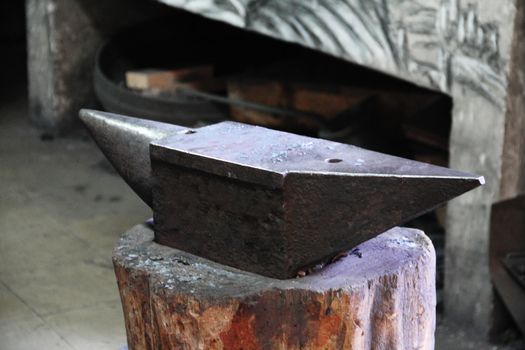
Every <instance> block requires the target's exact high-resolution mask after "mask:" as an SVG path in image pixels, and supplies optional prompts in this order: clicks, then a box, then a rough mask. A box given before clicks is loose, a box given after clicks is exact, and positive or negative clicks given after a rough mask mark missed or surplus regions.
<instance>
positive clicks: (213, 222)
mask: <svg viewBox="0 0 525 350" xmlns="http://www.w3.org/2000/svg"><path fill="white" fill-rule="evenodd" d="M80 117H81V119H82V120H83V121H84V123H85V124H86V125H87V127H88V129H89V130H90V132H91V134H92V135H93V137H94V139H95V141H96V142H97V144H98V145H99V147H100V148H101V149H102V151H103V152H104V153H105V154H106V156H107V157H108V158H109V160H110V161H111V162H112V164H113V165H114V167H115V168H116V170H117V171H118V172H119V173H120V174H121V175H122V176H123V178H124V179H125V180H126V181H127V182H128V184H129V185H130V186H131V187H132V188H133V189H134V190H135V191H136V192H137V194H138V195H139V196H140V197H141V198H142V199H143V200H144V201H145V202H146V203H147V204H148V205H149V206H150V207H151V208H152V209H153V217H154V231H155V239H156V242H157V243H160V244H163V245H167V246H171V247H175V248H178V249H181V250H184V251H187V252H189V253H192V254H195V255H199V256H201V257H204V258H207V259H210V260H214V261H216V262H219V263H222V264H225V265H230V266H233V267H236V268H239V269H242V270H245V271H250V272H254V273H259V274H262V275H266V276H269V277H274V278H279V279H285V278H291V277H295V276H296V274H297V272H298V271H299V270H300V269H302V268H304V267H305V266H312V265H315V264H317V263H319V262H323V261H327V260H330V259H331V258H332V257H334V256H335V255H337V254H338V253H340V252H343V251H346V250H349V249H351V248H352V247H354V246H356V245H357V244H359V243H361V242H363V241H365V240H368V239H370V238H372V237H374V236H377V235H378V234H380V233H382V232H384V231H386V230H388V229H390V228H392V227H394V226H397V225H399V224H402V223H403V222H406V221H408V220H410V219H412V218H414V217H416V216H418V215H421V214H422V213H424V212H427V211H429V210H431V209H433V208H435V207H436V206H438V205H440V204H442V203H444V202H445V201H447V200H449V199H451V198H453V197H456V196H458V195H460V194H462V193H464V192H466V191H469V190H471V189H473V188H475V187H477V186H480V185H482V184H483V182H484V180H483V177H481V176H477V175H473V174H468V173H465V172H460V171H455V170H451V169H448V168H443V167H438V166H433V165H430V164H425V163H421V162H416V161H412V160H408V159H402V158H398V157H394V156H390V155H386V154H382V153H377V152H372V151H368V150H365V149H362V148H358V147H355V146H351V145H347V144H341V143H336V142H331V141H327V140H322V139H317V138H311V137H306V136H299V135H295V134H291V133H286V132H281V131H275V130H270V129H266V128H262V127H258V126H252V125H246V124H242V123H236V122H229V121H227V122H221V123H218V124H214V125H209V126H205V127H201V128H197V129H189V128H185V127H180V126H175V125H170V124H165V123H160V122H155V121H149V120H142V119H135V118H130V117H125V116H121V115H116V114H110V113H105V112H98V111H92V110H82V111H81V112H80Z"/></svg>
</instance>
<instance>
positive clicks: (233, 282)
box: [113, 225, 435, 298]
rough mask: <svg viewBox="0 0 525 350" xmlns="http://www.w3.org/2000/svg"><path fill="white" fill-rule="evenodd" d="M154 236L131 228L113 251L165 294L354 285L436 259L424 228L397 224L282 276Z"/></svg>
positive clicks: (230, 293) (241, 292)
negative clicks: (295, 274)
mask: <svg viewBox="0 0 525 350" xmlns="http://www.w3.org/2000/svg"><path fill="white" fill-rule="evenodd" d="M153 239H154V234H153V231H152V230H151V229H150V228H148V227H147V226H145V225H137V226H135V227H133V228H132V229H130V230H129V231H127V232H126V233H124V234H123V235H122V237H121V238H120V239H119V241H118V243H117V245H116V247H115V250H114V252H113V260H114V262H115V263H118V264H120V265H122V266H125V267H126V268H128V269H130V270H135V271H136V270H142V271H144V272H146V273H147V274H148V275H150V276H151V278H152V281H154V283H152V284H151V286H152V287H154V288H162V289H164V290H165V291H166V293H168V292H169V291H170V290H173V291H177V292H178V293H180V292H189V293H192V294H202V295H206V296H209V297H211V298H220V297H221V296H227V297H232V296H242V295H246V294H252V293H256V292H257V291H262V290H268V289H272V288H276V289H282V290H284V289H291V288H293V289H305V290H310V291H318V292H320V293H322V292H325V291H327V290H330V289H332V290H334V289H336V290H337V289H349V288H350V289H351V288H354V287H360V286H362V285H363V284H365V283H367V281H369V280H372V279H377V278H381V277H382V276H387V275H393V274H396V273H400V272H401V271H402V270H403V269H410V268H415V266H416V265H417V262H418V261H420V259H424V260H428V259H435V252H434V248H433V245H432V243H431V241H430V239H429V238H428V237H427V236H426V235H425V234H424V233H423V232H422V231H420V230H416V229H409V228H401V227H396V228H393V229H390V230H388V231H386V232H384V233H383V234H381V235H379V236H377V237H375V238H373V239H371V240H369V241H366V242H364V243H362V244H360V245H359V246H358V247H357V249H359V253H360V254H348V255H347V256H346V257H343V258H341V259H340V260H338V261H337V262H334V263H332V264H330V265H327V266H325V267H324V268H322V269H321V270H319V271H317V272H314V273H312V274H310V275H308V276H305V277H302V278H293V279H288V280H278V279H273V278H269V277H265V276H261V275H256V274H253V273H249V272H245V271H241V270H238V269H235V268H232V267H229V266H225V265H221V264H218V263H216V262H213V261H210V260H207V259H204V258H201V257H198V256H195V255H192V254H189V253H186V252H183V251H181V250H177V249H174V248H170V247H166V246H162V245H159V244H157V243H155V242H154V241H153ZM359 256H360V257H359ZM268 263H271V262H268ZM429 277H430V278H433V276H429Z"/></svg>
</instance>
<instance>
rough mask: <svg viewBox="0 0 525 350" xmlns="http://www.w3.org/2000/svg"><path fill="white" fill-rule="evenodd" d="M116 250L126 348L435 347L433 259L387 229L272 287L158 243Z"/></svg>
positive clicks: (140, 237)
mask: <svg viewBox="0 0 525 350" xmlns="http://www.w3.org/2000/svg"><path fill="white" fill-rule="evenodd" d="M153 236H154V235H153V231H151V230H150V229H149V228H147V227H145V226H143V225H139V226H135V227H134V228H132V229H131V230H129V231H128V232H126V233H125V234H124V235H123V236H122V237H121V239H120V240H119V242H118V243H117V246H116V248H115V250H114V253H113V262H114V266H115V273H116V276H117V281H118V285H119V290H120V295H121V299H122V306H123V309H124V316H125V321H126V330H127V337H128V345H129V348H130V350H133V349H175V348H181V349H186V348H188V349H197V348H205V349H241V348H243V349H263V348H264V349H350V348H351V349H371V348H375V349H387V348H388V349H394V348H396V349H404V348H417V349H433V348H434V326H435V304H436V295H435V282H434V281H435V252H434V248H433V246H432V243H431V242H430V240H429V239H428V238H427V237H426V236H425V235H424V233H423V232H421V231H418V230H414V229H408V228H394V229H391V230H389V231H387V232H385V233H383V234H381V235H379V236H377V237H376V238H373V239H371V240H369V241H366V242H364V243H362V244H361V245H360V246H359V247H358V249H359V253H360V254H355V253H354V254H349V255H348V256H346V257H343V258H341V259H340V260H338V261H337V262H335V263H332V264H330V265H328V266H326V267H324V268H323V269H322V270H320V271H317V272H314V273H312V274H310V275H308V276H306V277H303V278H295V279H288V280H277V279H272V278H269V277H264V276H261V275H256V274H252V273H249V272H244V271H240V270H237V269H235V268H232V267H229V266H225V265H220V264H218V263H215V262H212V261H209V260H206V259H203V258H201V257H197V256H195V255H191V254H189V253H186V252H183V251H180V250H177V249H174V248H170V247H166V246H162V245H159V244H156V243H155V242H154V241H153Z"/></svg>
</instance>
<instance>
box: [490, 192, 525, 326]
mask: <svg viewBox="0 0 525 350" xmlns="http://www.w3.org/2000/svg"><path fill="white" fill-rule="evenodd" d="M524 212H525V195H521V196H518V197H516V198H512V199H509V200H506V201H502V202H499V203H496V204H494V205H493V207H492V214H491V232H490V273H491V277H492V281H493V282H494V287H495V289H496V290H497V291H498V294H499V295H500V296H501V298H502V300H503V302H504V304H505V305H506V307H507V309H508V311H509V313H510V314H511V315H512V318H513V319H514V321H515V322H516V325H517V326H518V327H519V329H520V330H521V332H522V333H523V334H525V303H524V300H525V287H524V285H523V284H520V278H521V283H523V281H524V280H525V278H524V273H525V258H524V255H525V234H524V232H525V215H523V213H524ZM518 252H521V255H519V254H516V253H518ZM518 256H521V260H520V261H521V262H522V264H523V265H522V264H519V263H518V262H519V261H518V259H516V258H517V257H518ZM513 257H514V258H513Z"/></svg>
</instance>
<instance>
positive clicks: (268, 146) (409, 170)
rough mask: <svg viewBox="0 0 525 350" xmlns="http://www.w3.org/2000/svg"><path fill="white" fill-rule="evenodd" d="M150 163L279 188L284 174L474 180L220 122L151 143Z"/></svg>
mask: <svg viewBox="0 0 525 350" xmlns="http://www.w3.org/2000/svg"><path fill="white" fill-rule="evenodd" d="M150 150H151V154H152V157H154V158H156V159H159V160H162V161H165V162H167V163H171V164H175V165H182V166H186V167H188V168H192V169H196V170H201V171H204V172H207V173H211V174H215V175H219V176H225V177H230V178H234V179H238V180H242V181H246V182H256V183H257V182H258V183H261V184H267V185H270V186H272V187H274V186H277V187H278V186H281V185H282V182H283V178H284V177H283V175H285V174H287V173H292V172H294V173H299V172H304V173H317V174H323V173H326V174H328V173H332V174H334V175H340V176H345V175H348V176H351V175H352V174H369V175H376V176H390V175H392V176H396V175H397V176H404V177H409V176H425V177H434V178H439V177H448V178H468V179H476V178H477V176H474V175H472V174H467V173H464V172H460V171H455V170H451V169H448V168H443V167H438V166H434V165H430V164H426V163H421V162H416V161H412V160H409V159H403V158H399V157H394V156H390V155H387V154H383V153H378V152H373V151H369V150H366V149H363V148H359V147H355V146H351V145H346V144H341V143H337V142H332V141H327V140H322V139H317V138H311V137H306V136H301V135H296V134H291V133H286V132H281V131H276V130H271V129H267V128H262V127H258V126H252V125H246V124H241V123H235V122H222V123H218V124H214V125H210V126H206V127H202V128H199V129H196V130H194V132H192V133H188V134H184V133H177V134H174V135H173V136H169V137H166V138H164V139H160V140H156V141H153V142H152V144H151V147H150Z"/></svg>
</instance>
